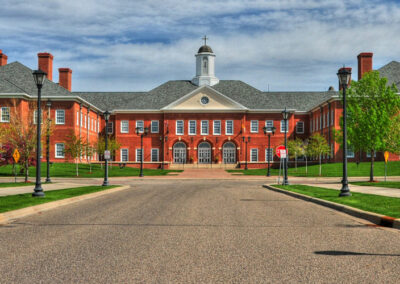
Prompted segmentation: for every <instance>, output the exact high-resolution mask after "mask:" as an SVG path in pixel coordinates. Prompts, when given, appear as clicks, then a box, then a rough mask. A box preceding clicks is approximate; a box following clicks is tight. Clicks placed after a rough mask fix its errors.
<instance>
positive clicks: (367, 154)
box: [365, 151, 376, 158]
mask: <svg viewBox="0 0 400 284" xmlns="http://www.w3.org/2000/svg"><path fill="white" fill-rule="evenodd" d="M365 156H366V157H367V158H371V151H368V152H367V153H365ZM374 158H376V151H375V153H374Z"/></svg>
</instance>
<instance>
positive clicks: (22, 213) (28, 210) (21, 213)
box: [0, 185, 129, 224]
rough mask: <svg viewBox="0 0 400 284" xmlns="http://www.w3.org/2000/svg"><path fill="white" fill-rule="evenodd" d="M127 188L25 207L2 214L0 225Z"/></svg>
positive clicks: (115, 188) (0, 215) (121, 187)
mask: <svg viewBox="0 0 400 284" xmlns="http://www.w3.org/2000/svg"><path fill="white" fill-rule="evenodd" d="M127 188H129V186H127V185H125V186H119V187H114V188H110V189H107V190H102V191H98V192H94V193H88V194H83V195H79V196H74V197H71V198H66V199H61V200H57V201H52V202H47V203H44V204H39V205H35V206H31V207H25V208H22V209H17V210H12V211H8V212H4V213H0V224H7V223H9V222H10V221H13V220H14V219H19V218H22V217H26V216H29V215H32V214H35V213H41V212H44V211H47V210H51V209H54V208H57V207H60V206H64V205H68V204H72V203H76V202H79V201H82V200H87V199H91V198H95V197H98V196H102V195H106V194H110V193H114V192H118V191H121V190H125V189H127Z"/></svg>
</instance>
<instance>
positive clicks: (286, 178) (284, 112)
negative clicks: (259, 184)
mask: <svg viewBox="0 0 400 284" xmlns="http://www.w3.org/2000/svg"><path fill="white" fill-rule="evenodd" d="M282 117H283V121H284V123H285V124H284V129H285V151H286V158H285V159H284V160H283V163H284V166H285V177H284V179H283V185H289V180H288V156H289V155H288V150H287V132H288V131H289V129H288V128H289V127H288V123H287V120H288V117H289V112H288V111H287V110H286V107H285V110H284V111H282Z"/></svg>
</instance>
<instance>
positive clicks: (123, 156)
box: [121, 149, 129, 162]
mask: <svg viewBox="0 0 400 284" xmlns="http://www.w3.org/2000/svg"><path fill="white" fill-rule="evenodd" d="M127 161H129V150H128V149H121V162H127Z"/></svg>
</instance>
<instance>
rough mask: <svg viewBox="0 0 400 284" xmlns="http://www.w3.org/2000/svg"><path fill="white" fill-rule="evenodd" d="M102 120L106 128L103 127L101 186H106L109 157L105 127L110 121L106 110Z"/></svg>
mask: <svg viewBox="0 0 400 284" xmlns="http://www.w3.org/2000/svg"><path fill="white" fill-rule="evenodd" d="M103 115H104V120H105V121H106V127H105V131H104V135H105V137H104V144H105V145H104V146H105V147H104V181H103V186H107V185H108V184H109V183H108V159H109V158H110V157H109V153H108V139H107V138H108V130H107V125H108V120H109V119H110V112H109V111H108V110H106V111H105V112H104V113H103Z"/></svg>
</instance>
